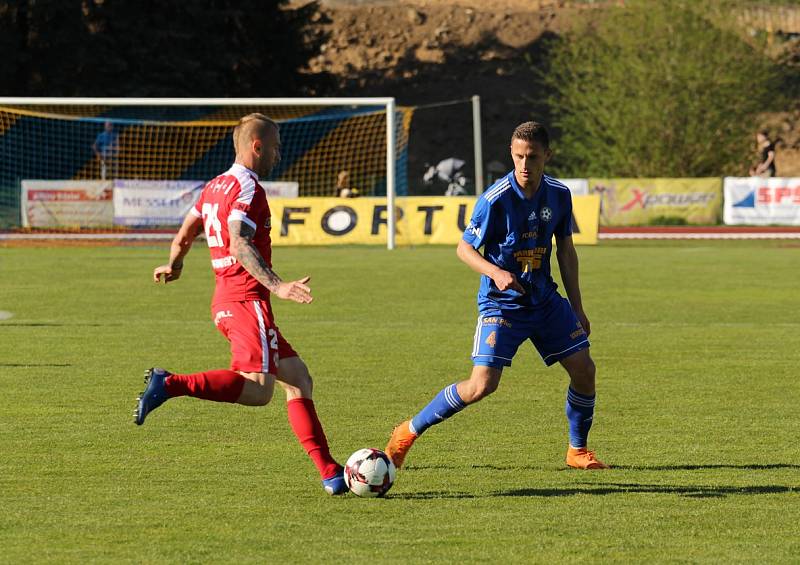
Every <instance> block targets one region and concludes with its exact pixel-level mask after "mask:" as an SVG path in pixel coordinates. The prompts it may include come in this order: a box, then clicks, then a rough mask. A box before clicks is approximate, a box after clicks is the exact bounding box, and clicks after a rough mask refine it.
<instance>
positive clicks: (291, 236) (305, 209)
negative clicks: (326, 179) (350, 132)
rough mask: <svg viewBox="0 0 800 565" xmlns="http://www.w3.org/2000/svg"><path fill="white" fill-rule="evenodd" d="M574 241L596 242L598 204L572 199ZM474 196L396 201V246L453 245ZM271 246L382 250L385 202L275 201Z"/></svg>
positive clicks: (588, 198)
mask: <svg viewBox="0 0 800 565" xmlns="http://www.w3.org/2000/svg"><path fill="white" fill-rule="evenodd" d="M572 201H573V211H574V216H573V226H572V227H573V232H574V234H573V240H574V241H575V243H576V244H595V243H597V224H598V213H599V209H600V199H599V198H598V197H597V196H594V195H591V196H573V197H572ZM474 206H475V198H474V197H447V196H419V197H401V198H397V199H396V201H395V218H396V227H397V232H396V236H395V242H396V243H397V245H424V244H447V245H455V244H456V243H458V241H459V239H461V234H463V233H464V229H465V228H466V225H467V224H468V223H469V219H470V216H471V215H472V209H473V207H474ZM270 209H271V211H272V243H273V244H274V245H334V244H352V243H367V244H376V245H386V230H387V215H386V212H387V210H386V199H385V198H274V199H270Z"/></svg>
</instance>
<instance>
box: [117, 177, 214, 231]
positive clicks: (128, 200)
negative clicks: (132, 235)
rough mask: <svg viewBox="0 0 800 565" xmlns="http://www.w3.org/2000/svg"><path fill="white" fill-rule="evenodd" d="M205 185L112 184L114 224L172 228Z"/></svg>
mask: <svg viewBox="0 0 800 565" xmlns="http://www.w3.org/2000/svg"><path fill="white" fill-rule="evenodd" d="M204 185H205V183H204V182H203V181H191V180H188V181H186V180H173V181H158V180H116V181H114V224H115V225H117V226H174V225H180V224H181V223H183V219H184V218H185V217H186V214H187V213H188V212H189V209H190V208H191V207H192V206H193V205H194V203H195V202H196V201H197V199H198V198H199V197H200V192H201V191H202V190H203V186H204Z"/></svg>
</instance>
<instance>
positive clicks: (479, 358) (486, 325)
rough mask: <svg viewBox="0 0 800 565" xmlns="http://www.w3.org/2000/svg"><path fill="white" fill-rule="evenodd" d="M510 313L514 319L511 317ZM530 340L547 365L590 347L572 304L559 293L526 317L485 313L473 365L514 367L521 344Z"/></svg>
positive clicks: (473, 347) (529, 311)
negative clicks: (512, 363)
mask: <svg viewBox="0 0 800 565" xmlns="http://www.w3.org/2000/svg"><path fill="white" fill-rule="evenodd" d="M509 314H510V316H509ZM526 339H530V340H531V342H532V343H533V345H534V346H535V347H536V350H537V351H538V352H539V355H541V356H542V360H543V361H544V362H545V364H546V365H547V366H550V365H552V364H554V363H557V362H558V361H560V360H561V359H564V358H565V357H569V356H570V355H572V354H573V353H575V352H576V351H580V350H581V349H587V348H588V347H589V338H588V337H587V335H586V332H585V331H584V329H583V327H582V326H581V324H580V322H579V321H578V318H577V317H576V316H575V312H574V311H573V310H572V306H570V303H569V301H568V300H567V299H566V298H564V297H562V296H560V295H558V294H555V295H554V296H553V298H551V299H550V300H548V301H547V303H546V304H544V305H543V306H542V307H541V308H538V309H536V310H525V312H524V314H522V313H519V314H518V313H517V312H508V311H506V312H505V313H504V314H502V315H500V314H498V315H496V316H495V315H489V314H481V315H480V316H478V327H477V328H476V329H475V338H474V340H473V344H472V362H473V364H475V365H483V366H485V367H495V368H498V369H499V368H502V367H510V366H511V360H512V359H513V358H514V355H515V354H516V353H517V349H518V348H519V346H520V344H521V343H522V342H523V341H525V340H526Z"/></svg>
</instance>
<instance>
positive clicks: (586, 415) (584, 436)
mask: <svg viewBox="0 0 800 565" xmlns="http://www.w3.org/2000/svg"><path fill="white" fill-rule="evenodd" d="M594 397H595V395H594V394H593V395H592V396H587V395H585V394H581V393H579V392H575V391H574V390H572V387H569V389H568V390H567V420H569V444H570V445H571V446H572V447H586V442H587V440H588V438H589V430H590V429H591V427H592V418H593V417H594Z"/></svg>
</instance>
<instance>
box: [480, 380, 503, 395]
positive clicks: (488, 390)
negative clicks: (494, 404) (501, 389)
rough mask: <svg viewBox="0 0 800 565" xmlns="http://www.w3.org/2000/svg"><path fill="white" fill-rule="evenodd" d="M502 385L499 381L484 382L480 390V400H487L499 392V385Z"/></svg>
mask: <svg viewBox="0 0 800 565" xmlns="http://www.w3.org/2000/svg"><path fill="white" fill-rule="evenodd" d="M498 384H500V383H499V382H498V381H494V380H489V381H483V382H482V383H481V385H480V388H479V389H478V398H486V397H487V396H489V395H490V394H492V393H493V392H494V391H496V390H497V385H498Z"/></svg>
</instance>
